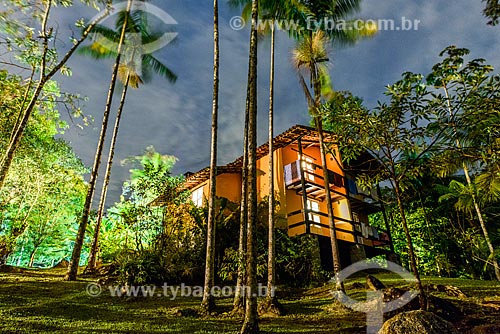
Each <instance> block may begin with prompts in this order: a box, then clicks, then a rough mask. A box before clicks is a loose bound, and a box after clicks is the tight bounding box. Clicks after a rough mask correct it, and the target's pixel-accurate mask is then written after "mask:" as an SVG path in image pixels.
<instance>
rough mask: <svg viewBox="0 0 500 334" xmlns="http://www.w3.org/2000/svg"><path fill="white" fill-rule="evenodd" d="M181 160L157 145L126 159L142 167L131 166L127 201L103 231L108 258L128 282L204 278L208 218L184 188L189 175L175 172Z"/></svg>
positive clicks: (110, 213) (116, 209)
mask: <svg viewBox="0 0 500 334" xmlns="http://www.w3.org/2000/svg"><path fill="white" fill-rule="evenodd" d="M176 160H177V159H176V158H175V157H173V156H169V155H162V154H160V153H158V152H156V151H155V149H154V148H153V147H148V148H147V149H146V151H145V154H143V155H141V156H136V157H133V158H130V159H127V160H126V162H128V163H133V164H135V165H138V166H137V168H133V169H131V170H130V173H131V174H130V180H129V181H127V182H125V183H124V187H123V195H122V197H121V201H120V202H119V203H116V204H115V205H114V206H113V207H112V208H110V209H109V210H108V216H107V218H105V219H104V221H103V231H102V234H101V247H102V248H103V251H102V259H103V260H104V261H107V262H114V263H115V265H116V267H117V272H118V274H119V280H120V281H121V282H123V283H127V284H135V285H137V284H159V283H162V284H163V283H164V282H168V283H171V282H193V281H198V280H199V279H200V273H202V268H203V264H204V262H203V246H202V245H203V244H204V237H203V233H204V229H203V221H204V220H203V219H200V212H199V210H198V209H197V208H195V207H194V205H193V204H192V203H191V201H190V198H189V193H188V192H186V191H185V190H183V185H184V183H183V182H184V179H183V177H182V176H172V175H171V169H172V167H173V166H174V164H175V161H176ZM200 220H201V222H200Z"/></svg>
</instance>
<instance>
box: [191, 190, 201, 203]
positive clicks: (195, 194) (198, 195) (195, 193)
mask: <svg viewBox="0 0 500 334" xmlns="http://www.w3.org/2000/svg"><path fill="white" fill-rule="evenodd" d="M191 198H192V199H193V203H194V205H196V206H197V207H199V208H201V207H202V206H203V187H201V188H198V189H196V190H195V191H193V195H192V197H191Z"/></svg>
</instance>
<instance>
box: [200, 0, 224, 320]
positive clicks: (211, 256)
mask: <svg viewBox="0 0 500 334" xmlns="http://www.w3.org/2000/svg"><path fill="white" fill-rule="evenodd" d="M219 58H220V57H219V3H218V0H214V84H213V100H212V101H213V102H212V146H211V151H210V195H209V199H208V222H207V254H206V262H205V285H204V289H203V300H202V302H201V307H202V310H203V312H204V313H209V312H211V311H212V310H213V308H214V307H215V302H214V297H213V295H212V293H211V291H212V287H213V285H214V271H215V268H214V267H215V231H216V226H215V221H216V217H215V205H216V204H215V199H216V195H217V194H216V190H217V186H216V180H217V131H218V126H217V118H218V111H219Z"/></svg>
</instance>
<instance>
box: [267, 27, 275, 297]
mask: <svg viewBox="0 0 500 334" xmlns="http://www.w3.org/2000/svg"><path fill="white" fill-rule="evenodd" d="M275 42H276V34H275V28H274V21H273V22H272V26H271V65H270V67H271V70H270V75H269V231H268V233H269V234H268V259H267V299H268V300H270V301H274V300H275V298H276V296H275V293H274V292H275V287H274V284H275V281H276V268H275V263H276V259H275V251H276V245H275V240H274V152H273V151H274V148H273V139H274V49H275Z"/></svg>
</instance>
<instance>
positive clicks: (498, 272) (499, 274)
mask: <svg viewBox="0 0 500 334" xmlns="http://www.w3.org/2000/svg"><path fill="white" fill-rule="evenodd" d="M457 143H458V141H457ZM458 144H459V143H458ZM463 168H464V174H465V179H466V180H467V184H468V185H469V187H472V186H473V185H472V180H471V178H470V175H469V169H468V168H467V165H466V164H465V163H464V164H463ZM472 202H473V203H474V210H476V214H477V219H478V220H479V225H481V230H482V231H483V235H484V240H485V241H486V245H487V246H488V250H489V251H490V257H491V264H492V265H493V268H494V270H495V277H496V278H497V280H498V281H500V267H499V266H498V261H497V259H496V257H495V248H494V247H493V244H492V243H491V239H490V234H489V232H488V228H487V227H486V224H485V222H484V219H483V214H482V212H481V208H480V207H479V203H478V201H477V196H476V193H475V192H473V193H472Z"/></svg>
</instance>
